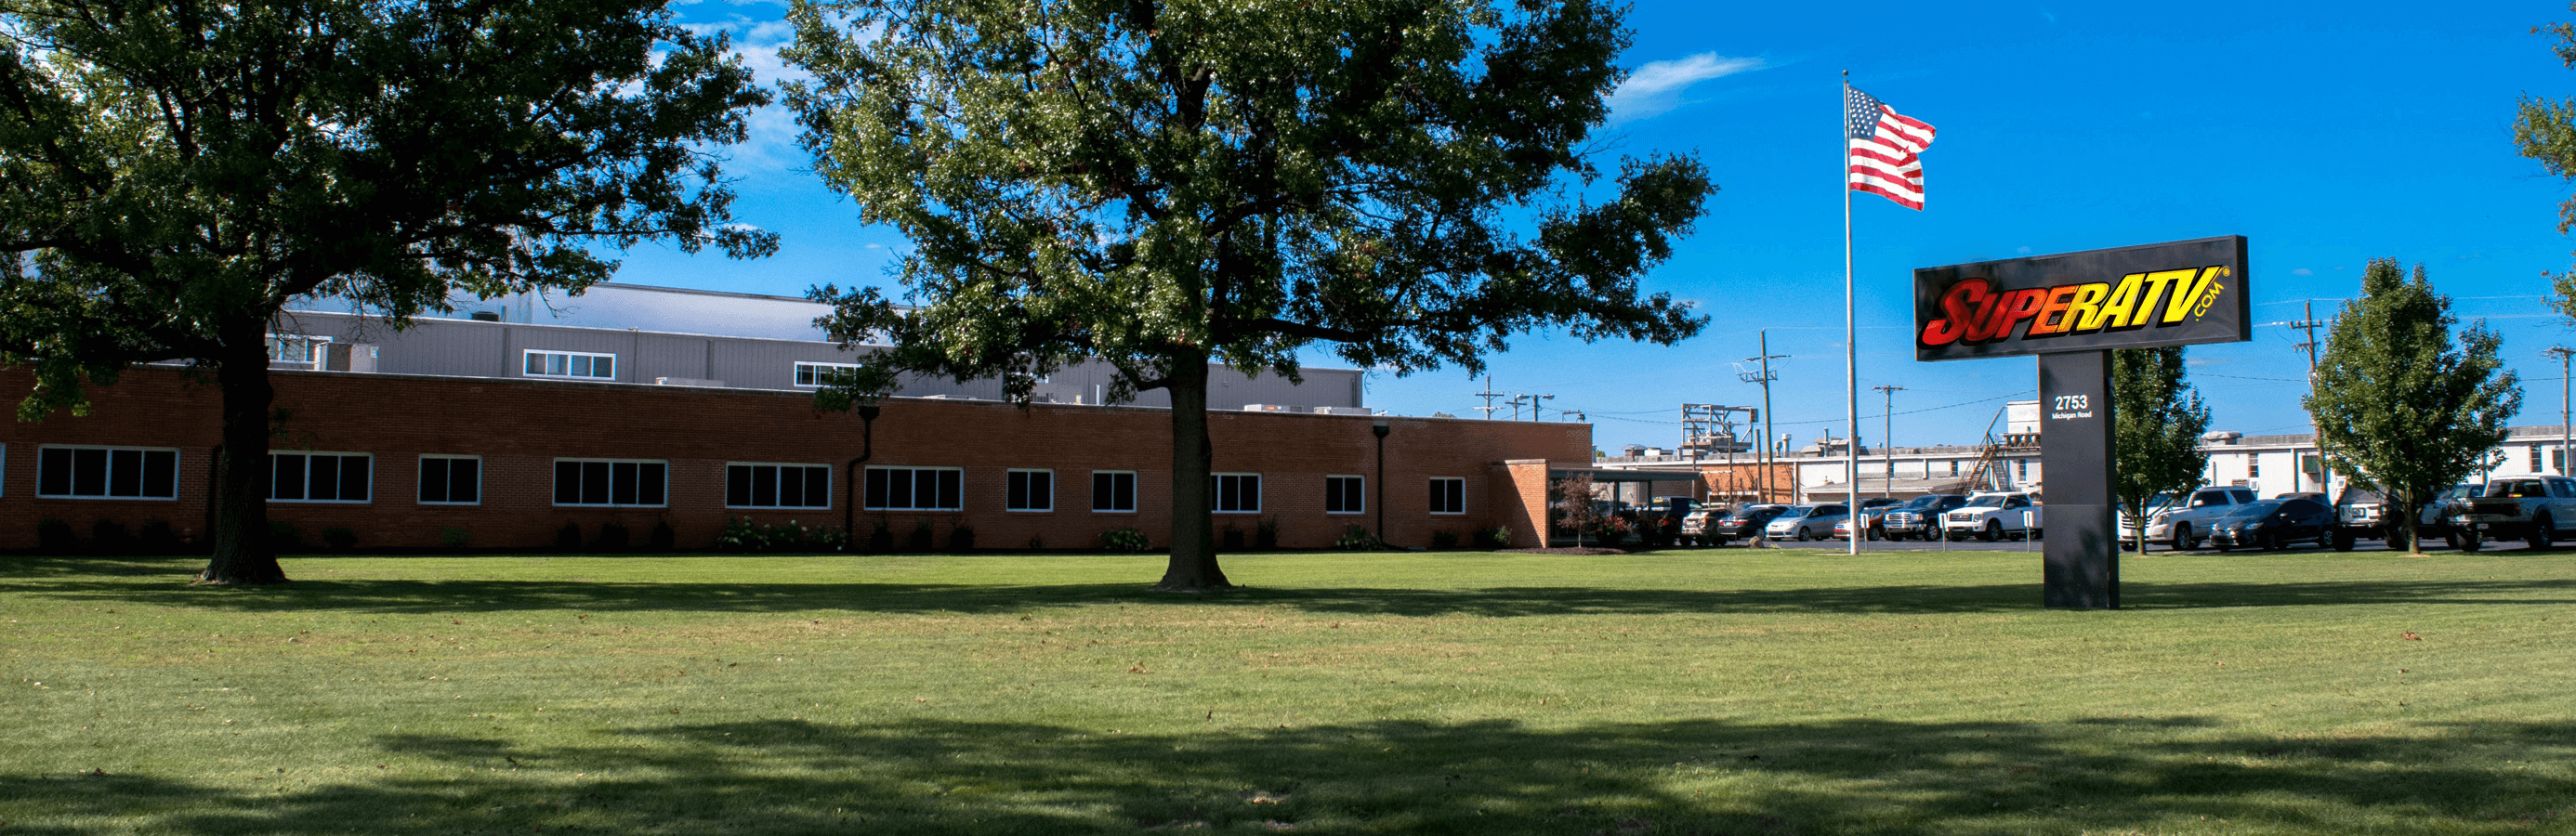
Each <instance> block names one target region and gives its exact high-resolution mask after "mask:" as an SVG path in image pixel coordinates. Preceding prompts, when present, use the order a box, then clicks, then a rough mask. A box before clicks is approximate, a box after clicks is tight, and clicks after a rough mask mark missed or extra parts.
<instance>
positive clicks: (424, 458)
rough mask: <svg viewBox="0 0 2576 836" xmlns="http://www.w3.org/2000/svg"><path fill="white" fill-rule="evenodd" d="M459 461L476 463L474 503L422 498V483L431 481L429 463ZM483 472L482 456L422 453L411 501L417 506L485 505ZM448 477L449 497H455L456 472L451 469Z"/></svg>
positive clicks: (413, 473)
mask: <svg viewBox="0 0 2576 836" xmlns="http://www.w3.org/2000/svg"><path fill="white" fill-rule="evenodd" d="M458 459H469V460H472V461H473V462H474V501H472V502H457V501H455V500H449V499H439V500H429V499H422V498H420V490H421V488H422V486H423V485H422V483H424V482H427V481H428V479H429V463H430V462H431V461H432V460H436V461H439V462H442V463H444V462H452V461H456V460H458ZM440 466H442V467H445V466H446V465H444V464H442V465H440ZM483 472H484V468H483V457H482V456H462V455H453V454H448V453H422V454H421V455H420V466H419V467H418V468H415V469H414V470H413V471H412V476H413V477H415V478H414V479H413V480H412V486H411V501H412V503H413V504H415V505H481V504H483ZM447 475H448V479H449V483H448V484H449V485H450V487H449V488H448V490H447V495H448V496H455V495H456V489H455V488H454V487H453V486H454V484H455V482H454V479H455V477H456V472H455V471H454V470H453V469H450V470H449V471H448V474H447Z"/></svg>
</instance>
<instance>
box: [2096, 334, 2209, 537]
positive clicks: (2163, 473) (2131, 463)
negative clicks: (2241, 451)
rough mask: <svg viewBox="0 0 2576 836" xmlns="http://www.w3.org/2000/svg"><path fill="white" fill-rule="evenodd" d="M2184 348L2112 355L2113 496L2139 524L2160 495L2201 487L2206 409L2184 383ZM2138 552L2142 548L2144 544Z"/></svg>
mask: <svg viewBox="0 0 2576 836" xmlns="http://www.w3.org/2000/svg"><path fill="white" fill-rule="evenodd" d="M2185 374H2186V366H2185V363H2184V358H2183V347H2182V346H2167V347H2163V348H2123V349H2118V350H2115V351H2113V352H2111V403H2112V408H2111V421H2112V429H2111V432H2112V445H2113V449H2114V452H2113V456H2114V457H2115V458H2116V460H2117V461H2116V462H2115V464H2114V465H2113V467H2112V471H2113V473H2114V477H2113V480H2112V485H2111V494H2112V496H2114V497H2116V498H2118V499H2119V500H2120V502H2122V503H2123V504H2126V505H2127V506H2128V507H2129V513H2130V514H2132V515H2134V516H2135V517H2136V518H2137V519H2138V520H2139V521H2140V522H2141V523H2142V524H2141V525H2140V526H2139V527H2138V534H2137V536H2139V537H2141V538H2143V537H2145V536H2146V531H2145V529H2146V526H2145V525H2143V522H2144V521H2145V520H2146V519H2147V518H2148V517H2149V515H2151V514H2153V513H2155V512H2156V510H2157V509H2156V508H2152V507H2149V504H2150V503H2151V502H2152V501H2153V500H2154V498H2155V497H2156V495H2158V494H2174V495H2182V494H2187V493H2189V492H2191V491H2192V490H2193V489H2195V488H2198V487H2200V477H2201V473H2202V471H2203V470H2205V469H2206V468H2207V467H2208V466H2209V455H2208V454H2207V453H2204V452H2202V451H2201V449H2200V435H2201V433H2204V432H2207V431H2208V430H2209V406H2208V404H2206V403H2203V402H2202V401H2201V399H2200V392H2199V390H2197V389H2196V388H2194V387H2193V386H2192V385H2191V383H2190V382H2189V381H2187V380H2185V379H2184V377H2185ZM2140 548H2144V546H2143V545H2141V546H2140Z"/></svg>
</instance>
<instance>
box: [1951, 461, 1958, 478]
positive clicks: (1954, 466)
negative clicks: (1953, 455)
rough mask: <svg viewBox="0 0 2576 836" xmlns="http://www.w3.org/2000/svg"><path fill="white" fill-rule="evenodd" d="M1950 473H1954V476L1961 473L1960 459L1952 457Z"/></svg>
mask: <svg viewBox="0 0 2576 836" xmlns="http://www.w3.org/2000/svg"><path fill="white" fill-rule="evenodd" d="M1950 475H1952V476H1957V475H1959V460H1958V459H1951V460H1950Z"/></svg>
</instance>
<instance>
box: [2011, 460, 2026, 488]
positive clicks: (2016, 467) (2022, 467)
mask: <svg viewBox="0 0 2576 836" xmlns="http://www.w3.org/2000/svg"><path fill="white" fill-rule="evenodd" d="M2013 478H2015V479H2019V480H2022V481H2024V482H2028V481H2030V460H2029V459H2017V460H2014V462H2013Z"/></svg>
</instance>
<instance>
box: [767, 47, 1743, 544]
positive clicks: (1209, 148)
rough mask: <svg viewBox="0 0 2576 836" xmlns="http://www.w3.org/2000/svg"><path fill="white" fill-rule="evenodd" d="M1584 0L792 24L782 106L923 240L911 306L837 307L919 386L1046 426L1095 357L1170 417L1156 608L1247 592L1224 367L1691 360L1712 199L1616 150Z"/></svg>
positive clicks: (1607, 76)
mask: <svg viewBox="0 0 2576 836" xmlns="http://www.w3.org/2000/svg"><path fill="white" fill-rule="evenodd" d="M1621 14H1622V12H1621V10H1620V9H1619V8H1618V7H1615V6H1611V5H1606V4H1602V3H1596V2H1590V0H1561V1H1556V2H1551V1H1549V0H1522V2H1517V3H1513V4H1510V5H1506V6H1495V5H1489V4H1487V3H1484V2H1475V1H1474V0H1343V1H1342V2H1306V1H1305V0H1010V2H994V1H993V0H878V1H876V2H870V1H869V0H846V2H836V1H834V0H799V2H797V3H796V5H795V6H794V7H793V8H792V9H791V10H790V12H789V19H790V20H791V21H793V22H794V24H795V25H796V27H797V45H796V47H795V48H794V49H793V50H792V51H791V52H790V53H789V57H790V59H791V60H793V61H794V62H796V63H797V64H799V65H801V66H802V67H804V68H805V69H807V70H809V71H810V72H811V73H812V74H813V79H812V81H811V82H809V83H805V84H801V85H795V86H791V87H790V88H789V94H788V95H789V100H790V102H791V103H792V104H793V105H794V106H795V108H796V109H797V111H798V113H799V114H800V118H801V119H802V121H803V123H804V124H805V125H806V126H807V128H808V132H807V135H806V141H807V143H808V145H809V147H810V149H811V150H812V152H813V155H814V159H815V163H816V166H817V167H818V169H819V171H820V172H821V174H822V176H823V177H824V178H825V180H827V181H828V182H829V183H830V184H831V185H832V186H833V187H835V188H837V189H840V190H842V191H844V192H846V193H848V194H849V195H850V196H851V197H852V198H854V200H855V201H856V203H857V205H858V208H859V213H860V217H861V218H862V219H864V220H866V221H868V222H871V223H882V224H888V225H891V226H893V227H894V228H896V229H899V230H901V231H902V232H903V233H904V234H905V235H907V236H908V237H910V239H911V240H912V242H913V247H914V249H913V251H912V252H911V253H910V254H909V255H908V256H907V257H906V258H904V260H903V261H902V262H901V264H900V266H899V267H898V268H897V270H898V274H899V275H898V278H899V279H900V281H901V283H902V284H903V285H905V286H906V287H907V288H908V294H907V298H906V300H905V301H907V302H910V303H911V306H910V307H908V308H898V307H897V306H896V305H895V304H894V303H893V300H891V299H889V298H887V297H886V296H885V295H883V294H881V293H879V292H877V291H876V290H874V289H872V288H871V289H859V290H848V291H845V290H841V289H838V288H831V287H826V288H818V289H817V290H816V292H815V294H814V295H815V297H816V298H818V299H820V300H823V301H827V302H831V303H834V304H835V305H837V310H836V313H834V314H833V315H832V316H830V317H827V318H826V326H827V328H828V329H829V330H830V331H831V332H832V333H833V334H834V335H835V336H836V337H837V338H840V339H842V340H845V341H857V340H860V339H863V338H864V339H884V340H888V341H889V342H890V343H891V344H892V345H893V348H892V349H891V351H889V352H888V353H886V354H883V355H880V356H879V357H878V358H877V359H876V360H875V361H874V365H872V366H871V368H870V369H869V372H868V373H867V374H864V375H861V376H859V377H858V378H857V379H854V380H852V381H849V383H848V387H849V389H850V390H851V391H850V392H848V393H846V394H850V395H855V396H858V397H865V396H868V395H872V394H877V393H882V392H885V391H889V390H890V388H891V386H892V385H893V381H894V379H895V378H894V375H895V374H896V373H898V372H900V371H906V370H911V371H927V372H935V373H941V374H946V375H951V376H955V377H958V378H961V379H962V378H971V377H994V376H998V377H1000V378H1001V379H1002V380H1003V382H1004V387H1005V390H1006V391H1007V392H1009V393H1011V395H1012V396H1013V397H1015V398H1025V397H1026V396H1027V394H1028V393H1029V392H1030V390H1031V386H1032V385H1033V383H1034V382H1035V381H1036V380H1037V379H1038V378H1040V377H1042V376H1044V375H1046V374H1047V373H1049V372H1050V371H1052V370H1054V369H1056V368H1059V367H1062V366H1063V365H1065V364H1067V363H1070V362H1075V361H1078V360H1081V359H1083V358H1091V357H1096V358H1100V359H1102V360H1105V361H1106V362H1108V363H1111V364H1113V365H1114V366H1115V367H1116V368H1117V370H1118V385H1117V390H1118V391H1117V392H1116V394H1117V395H1118V396H1121V397H1125V396H1132V395H1133V394H1134V393H1135V392H1137V391H1140V390H1148V389H1157V388H1159V389H1164V390H1167V391H1168V392H1169V393H1170V395H1171V403H1172V507H1173V518H1172V533H1171V544H1172V556H1171V563H1170V567H1169V569H1168V571H1167V572H1166V573H1165V574H1164V576H1163V579H1162V582H1161V586H1162V587H1163V588H1166V589H1175V590H1197V589H1210V588H1221V587H1224V586H1227V585H1229V584H1228V581H1227V579H1226V576H1225V574H1224V572H1223V571H1222V570H1221V569H1220V568H1219V567H1218V565H1217V562H1216V557H1215V551H1214V542H1213V535H1212V526H1211V520H1210V517H1209V510H1210V509H1209V506H1210V502H1209V500H1210V497H1209V491H1210V485H1209V478H1208V471H1209V466H1210V458H1211V455H1212V450H1211V449H1210V445H1209V441H1208V431H1207V416H1206V412H1205V410H1206V407H1207V392H1208V364H1209V363H1211V362H1217V363H1223V364H1226V365H1229V366H1232V367H1235V368H1238V369H1243V370H1245V371H1259V370H1263V369H1267V370H1270V371H1273V372H1276V373H1278V374H1282V375H1286V376H1289V377H1290V378H1292V379H1294V378H1295V376H1296V374H1297V361H1298V357H1299V355H1300V352H1301V351H1305V350H1309V348H1310V347H1317V346H1319V344H1320V346H1321V347H1325V348H1324V350H1329V351H1330V353H1331V354H1332V355H1333V356H1336V357H1338V358H1340V359H1341V360H1343V361H1345V362H1349V363H1352V364H1355V365H1358V366H1361V367H1363V368H1373V369H1387V370H1393V371H1395V372H1397V373H1399V374H1401V373H1409V372H1413V371H1418V370H1425V369H1435V368H1440V367H1442V366H1444V365H1456V366H1460V367H1463V368H1465V369H1467V370H1469V371H1470V372H1475V371H1480V370H1481V369H1482V362H1481V359H1480V358H1481V357H1482V356H1483V355H1484V354H1486V353H1489V352H1496V351H1502V350H1504V349H1505V348H1506V347H1507V344H1506V340H1507V338H1508V337H1510V336H1512V335H1514V334H1517V333H1522V332H1526V331H1528V330H1530V329H1535V328H1562V329H1565V330H1567V331H1568V332H1570V333H1571V334H1572V335H1573V336H1575V337H1578V338H1581V339H1584V340H1594V339H1600V338H1605V337H1616V338H1625V339H1633V340H1652V341H1656V342H1663V343H1670V342H1673V341H1676V340H1680V339H1682V338H1685V337H1688V336H1690V335H1692V334H1694V333H1696V332H1698V330H1699V329H1700V328H1701V327H1702V325H1703V324H1704V323H1705V318H1703V317H1698V316H1695V315H1693V314H1692V313H1691V312H1690V311H1689V309H1688V305H1686V304H1682V303H1676V302H1674V301H1673V300H1672V299H1670V298H1668V297H1667V296H1666V295H1663V294H1654V295H1646V294H1643V293H1641V291H1640V290H1639V288H1638V279H1639V277H1640V276H1641V275H1642V274H1644V273H1645V272H1646V271H1647V270H1648V269H1649V268H1651V267H1653V266H1654V265H1656V264H1657V263H1659V262H1661V261H1662V260H1663V259H1665V258H1666V257H1667V256H1668V255H1669V254H1670V252H1671V248H1672V244H1673V241H1674V239H1675V238H1677V237H1678V236H1681V235H1684V234H1686V233H1687V232H1688V231H1689V229H1690V227H1691V225H1692V223H1693V222H1694V221H1695V220H1697V219H1698V218H1699V216H1700V214H1701V203H1702V201H1703V200H1705V198H1706V197H1707V196H1708V195H1709V194H1710V193H1711V192H1713V191H1715V187H1714V186H1712V185H1711V184H1710V182H1709V179H1708V174H1707V171H1706V170H1705V168H1704V167H1703V166H1702V165H1701V164H1700V163H1699V162H1698V161H1697V160H1696V159H1695V158H1692V157H1688V156H1653V157H1649V158H1645V159H1623V160H1621V161H1620V162H1619V163H1618V169H1617V172H1616V173H1615V175H1611V176H1608V177H1603V176H1602V174H1603V173H1602V172H1600V171H1598V170H1596V168H1595V167H1594V162H1593V157H1594V154H1592V153H1591V152H1592V151H1593V150H1594V146H1596V145H1599V144H1602V142H1603V139H1602V138H1601V137H1599V136H1597V135H1596V134H1595V132H1594V131H1595V129H1596V128H1597V127H1598V126H1599V125H1601V124H1602V122H1603V120H1604V118H1605V117H1606V115H1607V107H1606V104H1605V97H1606V96H1607V94H1608V93H1610V91H1611V90H1612V88H1613V87H1614V86H1615V85H1616V84H1617V83H1618V82H1619V81H1620V79H1621V78H1622V73H1621V71H1620V70H1619V68H1618V66H1617V64H1616V61H1617V58H1618V55H1619V52H1620V50H1621V49H1623V48H1624V47H1625V46H1626V45H1627V42H1628V35H1627V33H1626V31H1625V30H1624V29H1623V28H1622V24H1621Z"/></svg>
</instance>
